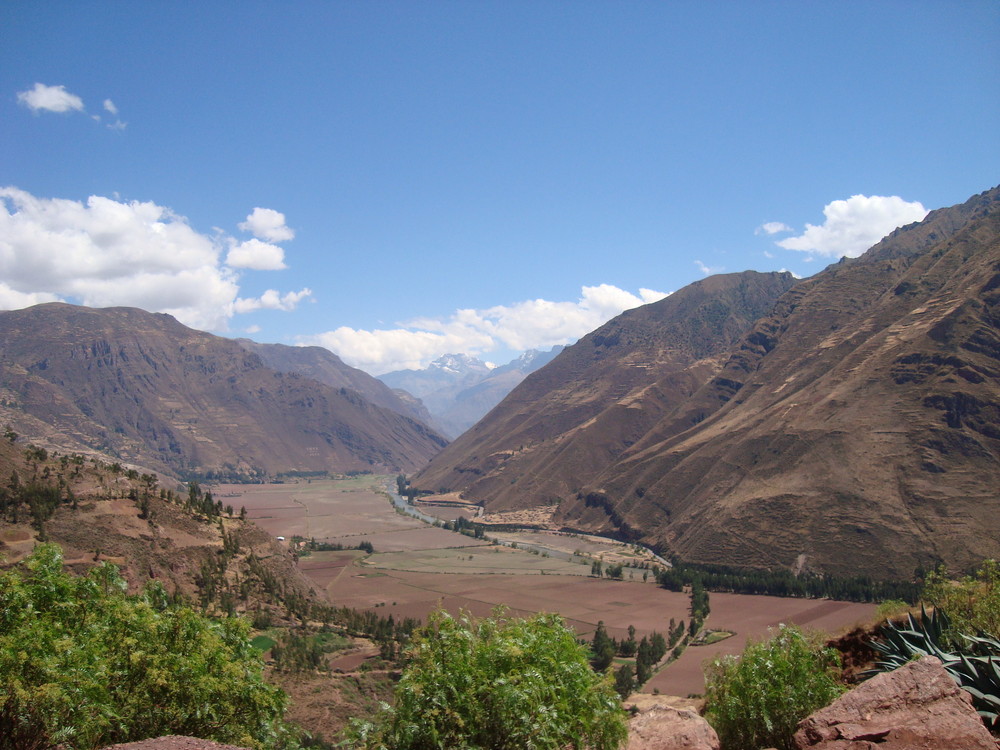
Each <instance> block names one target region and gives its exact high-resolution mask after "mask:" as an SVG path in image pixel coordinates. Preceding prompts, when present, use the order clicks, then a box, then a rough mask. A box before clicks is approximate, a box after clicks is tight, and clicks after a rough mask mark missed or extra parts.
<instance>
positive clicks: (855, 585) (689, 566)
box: [656, 561, 920, 603]
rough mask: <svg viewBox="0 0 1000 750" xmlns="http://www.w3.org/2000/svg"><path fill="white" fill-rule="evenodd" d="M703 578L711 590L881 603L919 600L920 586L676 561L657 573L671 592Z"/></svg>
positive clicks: (701, 580)
mask: <svg viewBox="0 0 1000 750" xmlns="http://www.w3.org/2000/svg"><path fill="white" fill-rule="evenodd" d="M696 580H698V581H700V582H701V584H702V585H703V586H704V587H705V589H706V590H707V591H724V592H732V593H734V594H768V595H770V596H792V597H809V598H820V597H823V598H829V599H838V600H841V601H851V602H878V601H883V600H885V599H903V600H905V601H907V602H911V603H914V602H916V601H917V598H918V594H919V591H920V587H919V586H918V585H917V584H916V583H913V582H911V581H878V580H875V579H873V578H871V577H870V576H853V577H848V578H837V577H834V576H820V575H816V574H812V573H803V574H801V575H796V574H795V573H792V572H791V571H790V570H785V569H782V570H757V569H750V568H734V567H729V566H725V565H698V564H694V563H684V562H680V561H675V562H674V564H673V566H672V567H670V568H662V569H660V570H659V571H657V573H656V582H657V583H658V584H660V585H661V586H663V587H664V588H666V589H669V590H671V591H681V590H682V589H683V588H684V586H687V585H692V584H693V583H694V582H695V581H696Z"/></svg>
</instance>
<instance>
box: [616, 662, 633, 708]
mask: <svg viewBox="0 0 1000 750" xmlns="http://www.w3.org/2000/svg"><path fill="white" fill-rule="evenodd" d="M633 690H635V670H634V669H633V668H632V665H631V664H622V665H621V666H620V667H618V671H617V672H615V692H617V693H618V696H619V697H620V698H621V699H622V700H625V699H626V698H628V697H629V696H630V695H631V694H632V691H633Z"/></svg>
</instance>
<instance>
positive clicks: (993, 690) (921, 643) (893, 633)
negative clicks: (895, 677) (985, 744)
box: [866, 607, 1000, 731]
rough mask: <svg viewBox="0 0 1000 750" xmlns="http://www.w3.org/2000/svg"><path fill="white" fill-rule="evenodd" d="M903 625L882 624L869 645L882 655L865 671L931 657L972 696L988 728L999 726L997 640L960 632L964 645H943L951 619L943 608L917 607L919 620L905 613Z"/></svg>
mask: <svg viewBox="0 0 1000 750" xmlns="http://www.w3.org/2000/svg"><path fill="white" fill-rule="evenodd" d="M907 620H908V622H907V626H905V627H903V626H899V625H895V624H894V623H891V622H890V623H888V624H886V625H885V626H883V627H882V630H881V635H882V638H883V640H882V641H872V642H871V644H870V645H871V647H872V648H873V649H875V651H877V652H878V653H880V654H881V655H882V658H881V659H880V660H879V661H877V662H876V663H875V667H874V669H871V670H869V671H868V672H867V673H866V674H867V675H869V676H871V675H873V674H877V673H879V672H891V671H892V670H894V669H896V668H897V667H901V666H902V665H904V664H906V663H907V662H909V661H912V660H913V659H916V658H919V657H921V656H935V657H937V658H938V659H940V660H941V664H942V665H943V666H944V668H945V670H947V672H948V674H949V675H951V678H952V679H953V680H955V682H956V683H957V684H958V686H959V687H960V688H962V689H963V690H965V691H966V692H967V693H969V694H970V695H971V696H972V705H973V706H975V708H976V711H978V712H979V715H980V716H981V717H982V718H983V722H984V723H985V724H986V725H987V726H988V727H990V729H991V730H993V731H997V730H998V729H1000V641H998V640H997V639H996V638H991V637H989V636H987V635H985V634H980V635H979V636H970V635H964V634H960V637H961V638H962V639H963V640H964V641H965V642H966V644H967V645H966V647H965V648H961V649H958V650H948V649H947V648H946V647H945V643H946V637H947V633H948V631H949V629H950V625H951V622H950V620H949V619H948V615H947V614H945V612H944V610H940V609H938V610H933V611H932V612H931V613H930V614H928V613H927V611H926V610H925V609H924V608H923V607H921V608H920V620H919V621H917V620H916V619H915V618H914V617H913V615H912V614H909V615H907Z"/></svg>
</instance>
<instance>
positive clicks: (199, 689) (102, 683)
mask: <svg viewBox="0 0 1000 750" xmlns="http://www.w3.org/2000/svg"><path fill="white" fill-rule="evenodd" d="M125 589H126V586H125V581H124V580H123V579H122V578H121V576H120V575H119V573H118V570H117V568H115V567H114V566H113V565H110V564H107V563H105V564H103V565H100V566H98V567H96V568H93V569H92V570H91V571H90V572H89V573H88V574H87V575H85V576H79V577H74V576H71V575H69V574H67V573H65V572H64V571H63V567H62V552H61V550H60V549H59V548H58V547H57V546H56V545H53V544H43V545H40V546H39V547H38V548H36V550H35V552H34V553H33V554H32V555H31V557H30V558H29V559H28V560H27V561H26V564H25V565H22V566H19V567H18V568H15V569H13V570H12V571H10V572H8V573H5V574H4V575H2V576H0V749H3V750H6V749H7V748H11V749H13V748H17V749H18V750H35V749H38V750H43V749H44V748H52V747H56V746H60V747H63V748H66V749H67V750H69V749H72V750H77V749H82V748H94V747H103V746H105V745H110V744H113V743H117V742H128V741H132V740H139V739H145V738H147V737H156V736H159V735H165V734H186V735H192V736H196V737H202V738H206V739H214V740H218V741H221V742H228V743H232V744H238V745H244V746H254V747H264V746H268V745H273V744H276V743H278V742H279V738H281V737H284V736H287V735H286V730H285V727H284V725H283V724H282V721H281V716H282V713H283V711H284V707H285V695H284V693H282V692H281V691H280V690H279V689H277V688H274V687H271V686H270V685H268V684H267V683H265V682H264V680H263V677H262V667H263V663H262V661H261V659H260V654H259V652H258V651H257V650H256V649H254V648H253V646H251V645H250V641H249V640H248V636H249V625H248V624H247V623H246V622H245V621H244V620H242V619H237V618H232V619H225V620H220V621H218V622H215V621H212V620H209V619H207V618H206V617H204V616H202V615H200V614H198V613H197V612H195V611H194V610H192V609H191V608H189V607H183V606H174V605H172V604H171V603H170V601H169V597H168V596H167V594H166V591H165V590H164V589H163V587H162V586H160V585H158V584H154V585H151V586H149V587H147V589H146V591H145V592H144V593H143V594H142V595H139V596H129V595H128V594H126V592H125Z"/></svg>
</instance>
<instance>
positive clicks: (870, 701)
mask: <svg viewBox="0 0 1000 750" xmlns="http://www.w3.org/2000/svg"><path fill="white" fill-rule="evenodd" d="M795 744H796V747H798V748H799V750H806V748H817V749H818V750H869V749H871V750H943V749H944V748H947V749H948V750H997V747H998V746H997V742H996V740H994V739H993V737H992V736H991V735H990V733H989V731H987V729H986V727H985V726H984V725H983V723H982V721H981V720H980V718H979V715H978V714H977V713H976V711H975V709H973V708H972V699H971V698H970V696H969V694H968V693H966V692H965V691H964V690H962V689H961V688H959V687H958V685H956V684H955V682H954V680H952V679H951V677H949V676H948V673H947V672H946V671H945V669H944V667H942V666H941V662H940V661H938V660H937V659H935V658H934V657H932V656H925V657H923V658H922V659H920V660H918V661H914V662H910V663H909V664H906V665H904V666H902V667H900V668H899V669H897V670H895V671H893V672H886V673H884V674H880V675H877V676H875V677H873V678H872V679H870V680H868V681H867V682H864V683H862V684H861V685H859V686H858V687H856V688H855V689H854V690H852V691H851V692H849V693H846V694H844V695H842V696H841V697H840V698H838V699H837V700H836V701H834V702H833V703H832V704H830V705H829V706H827V707H826V708H823V709H820V710H819V711H816V712H815V713H813V714H812V715H811V716H809V717H807V718H805V719H803V720H802V721H801V722H799V730H798V731H797V732H796V733H795Z"/></svg>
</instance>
